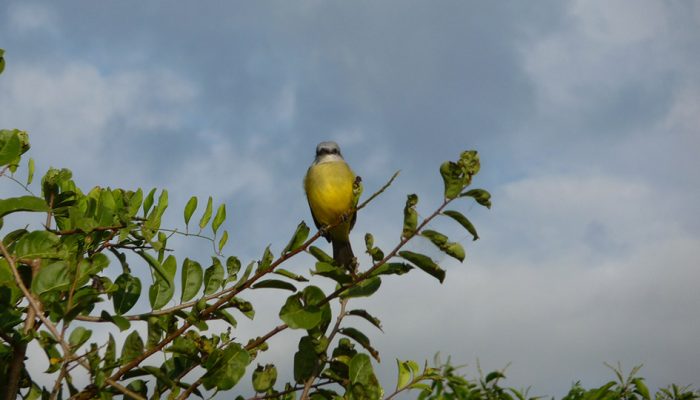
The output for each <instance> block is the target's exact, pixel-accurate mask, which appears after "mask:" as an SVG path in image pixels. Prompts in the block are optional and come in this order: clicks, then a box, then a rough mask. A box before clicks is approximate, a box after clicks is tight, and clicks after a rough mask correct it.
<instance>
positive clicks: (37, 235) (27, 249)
mask: <svg viewBox="0 0 700 400" xmlns="http://www.w3.org/2000/svg"><path fill="white" fill-rule="evenodd" d="M60 244H61V243H60V239H59V238H58V236H56V235H54V234H53V233H51V232H47V231H33V232H29V234H27V235H25V236H23V237H22V238H21V239H20V240H19V241H18V242H17V245H16V246H15V254H16V256H17V257H18V258H25V259H32V258H62V255H63V254H62V253H61V252H60V251H59V246H60Z"/></svg>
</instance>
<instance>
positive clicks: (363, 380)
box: [349, 353, 382, 400]
mask: <svg viewBox="0 0 700 400" xmlns="http://www.w3.org/2000/svg"><path fill="white" fill-rule="evenodd" d="M349 367H350V371H349V377H350V384H351V386H352V387H351V396H350V398H351V399H358V400H359V399H368V400H369V399H372V400H374V399H379V398H381V397H382V388H381V386H379V381H378V380H377V377H376V376H375V375H374V370H373V369H372V362H371V361H370V358H369V356H368V355H367V354H362V353H358V354H356V355H355V356H353V357H352V359H351V360H350V365H349Z"/></svg>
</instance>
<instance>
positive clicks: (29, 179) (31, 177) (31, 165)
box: [27, 158, 34, 186]
mask: <svg viewBox="0 0 700 400" xmlns="http://www.w3.org/2000/svg"><path fill="white" fill-rule="evenodd" d="M32 181H34V159H33V158H29V162H28V163H27V186H29V185H31V184H32Z"/></svg>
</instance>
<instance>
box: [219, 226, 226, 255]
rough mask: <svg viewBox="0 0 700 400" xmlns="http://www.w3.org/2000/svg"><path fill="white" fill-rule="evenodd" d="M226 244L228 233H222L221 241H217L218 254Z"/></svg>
mask: <svg viewBox="0 0 700 400" xmlns="http://www.w3.org/2000/svg"><path fill="white" fill-rule="evenodd" d="M226 242H228V231H224V233H223V235H221V239H219V253H221V251H222V250H223V249H224V246H226Z"/></svg>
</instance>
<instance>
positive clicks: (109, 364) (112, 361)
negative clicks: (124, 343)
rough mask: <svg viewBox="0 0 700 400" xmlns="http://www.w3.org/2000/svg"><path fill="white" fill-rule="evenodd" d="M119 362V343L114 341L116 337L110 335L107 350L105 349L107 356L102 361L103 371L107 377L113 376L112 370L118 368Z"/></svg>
mask: <svg viewBox="0 0 700 400" xmlns="http://www.w3.org/2000/svg"><path fill="white" fill-rule="evenodd" d="M116 361H117V343H116V342H115V341H114V336H112V334H111V333H110V334H109V339H107V348H106V349H105V355H104V358H103V359H102V370H103V371H104V373H105V374H106V375H111V374H112V370H113V369H114V367H115V366H116Z"/></svg>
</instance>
